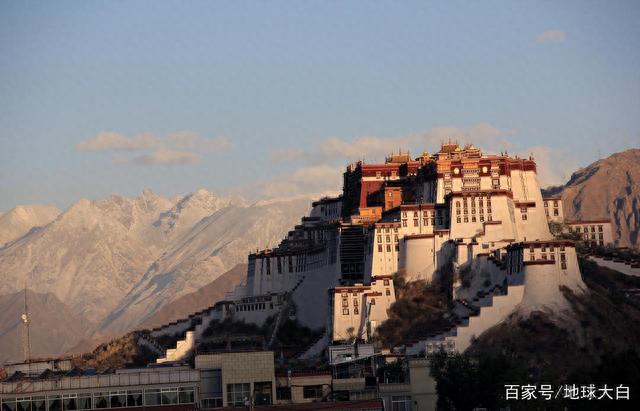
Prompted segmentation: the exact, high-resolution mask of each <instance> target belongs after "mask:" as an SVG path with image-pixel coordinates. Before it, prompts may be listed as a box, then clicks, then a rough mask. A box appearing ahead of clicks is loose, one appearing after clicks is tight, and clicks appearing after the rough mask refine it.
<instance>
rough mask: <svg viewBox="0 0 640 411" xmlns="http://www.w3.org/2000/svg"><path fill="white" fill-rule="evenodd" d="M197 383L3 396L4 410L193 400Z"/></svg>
mask: <svg viewBox="0 0 640 411" xmlns="http://www.w3.org/2000/svg"><path fill="white" fill-rule="evenodd" d="M194 402H195V389H194V387H180V388H177V387H176V388H149V389H145V390H144V391H143V390H127V391H110V392H109V391H105V392H94V393H73V394H62V395H47V396H34V397H17V398H2V411H76V410H92V409H105V408H125V407H126V408H129V407H142V406H157V405H174V404H191V403H194Z"/></svg>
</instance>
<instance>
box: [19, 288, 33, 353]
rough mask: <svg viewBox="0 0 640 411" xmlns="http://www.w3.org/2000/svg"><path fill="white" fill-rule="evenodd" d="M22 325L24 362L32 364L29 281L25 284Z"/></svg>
mask: <svg viewBox="0 0 640 411" xmlns="http://www.w3.org/2000/svg"><path fill="white" fill-rule="evenodd" d="M21 318H22V323H23V324H24V340H23V350H24V362H26V363H30V362H31V335H30V331H29V323H30V322H31V319H30V318H29V306H28V304H27V281H26V280H25V282H24V313H23V314H22V317H21Z"/></svg>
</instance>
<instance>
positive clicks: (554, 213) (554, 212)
mask: <svg viewBox="0 0 640 411" xmlns="http://www.w3.org/2000/svg"><path fill="white" fill-rule="evenodd" d="M558 214H559V213H558V209H557V208H554V209H553V215H554V216H557V215H558Z"/></svg>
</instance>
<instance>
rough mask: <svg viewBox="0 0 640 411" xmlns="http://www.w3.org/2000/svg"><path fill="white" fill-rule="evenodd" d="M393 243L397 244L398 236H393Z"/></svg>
mask: <svg viewBox="0 0 640 411" xmlns="http://www.w3.org/2000/svg"><path fill="white" fill-rule="evenodd" d="M393 241H395V242H396V243H397V242H398V235H397V234H396V235H394V236H393Z"/></svg>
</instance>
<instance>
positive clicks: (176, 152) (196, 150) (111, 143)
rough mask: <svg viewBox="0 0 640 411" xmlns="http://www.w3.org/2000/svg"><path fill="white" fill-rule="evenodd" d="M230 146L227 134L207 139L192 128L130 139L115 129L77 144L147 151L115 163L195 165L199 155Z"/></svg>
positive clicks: (118, 158)
mask: <svg viewBox="0 0 640 411" xmlns="http://www.w3.org/2000/svg"><path fill="white" fill-rule="evenodd" d="M231 147H232V145H231V142H230V141H229V140H227V138H225V137H215V138H204V137H202V136H200V135H198V134H197V133H193V132H190V131H182V132H178V133H173V134H169V135H168V136H166V137H164V138H160V137H156V136H154V135H152V134H149V133H145V134H141V135H138V136H135V137H130V138H129V137H126V136H123V135H122V134H119V133H115V132H102V133H98V134H97V135H96V136H95V137H93V138H90V139H88V140H85V141H82V142H80V143H79V144H78V146H77V148H78V150H80V151H110V152H116V151H133V150H144V151H146V153H145V154H141V155H138V156H136V157H128V156H125V155H122V154H120V155H116V156H114V157H113V163H114V164H139V165H165V166H169V165H171V166H172V165H183V164H193V163H196V162H197V161H198V160H199V159H200V155H199V154H202V153H220V152H224V151H227V150H229V149H230V148H231ZM152 149H153V150H154V151H151V150H152Z"/></svg>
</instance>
